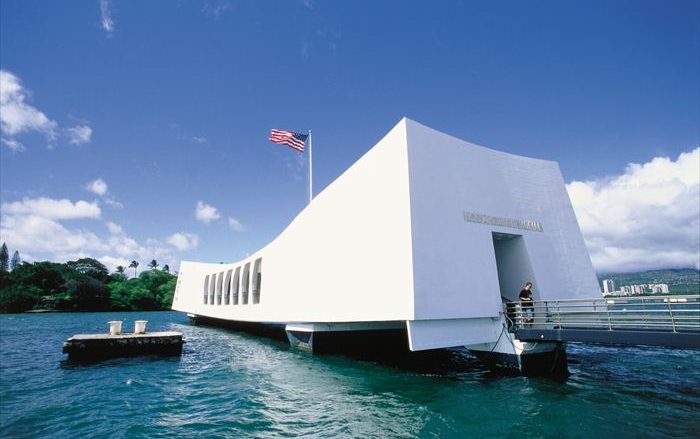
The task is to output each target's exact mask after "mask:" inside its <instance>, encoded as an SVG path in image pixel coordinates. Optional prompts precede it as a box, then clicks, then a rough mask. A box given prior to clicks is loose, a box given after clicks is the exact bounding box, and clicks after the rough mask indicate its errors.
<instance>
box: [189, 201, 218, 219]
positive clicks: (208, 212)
mask: <svg viewBox="0 0 700 439" xmlns="http://www.w3.org/2000/svg"><path fill="white" fill-rule="evenodd" d="M194 215H195V218H197V221H200V222H203V223H204V224H209V223H211V222H212V221H216V220H218V219H219V218H221V215H220V214H219V211H218V210H217V209H216V207H214V206H210V205H208V204H206V203H204V202H203V201H198V202H197V207H196V208H195V211H194Z"/></svg>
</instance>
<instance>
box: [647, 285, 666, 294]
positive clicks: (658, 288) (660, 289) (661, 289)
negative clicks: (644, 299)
mask: <svg viewBox="0 0 700 439" xmlns="http://www.w3.org/2000/svg"><path fill="white" fill-rule="evenodd" d="M649 287H650V288H651V292H652V293H659V294H668V293H669V289H668V284H655V285H654V284H652V285H649Z"/></svg>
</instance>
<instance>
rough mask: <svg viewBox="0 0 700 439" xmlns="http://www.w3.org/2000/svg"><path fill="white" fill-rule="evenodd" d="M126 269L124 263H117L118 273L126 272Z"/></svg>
mask: <svg viewBox="0 0 700 439" xmlns="http://www.w3.org/2000/svg"><path fill="white" fill-rule="evenodd" d="M125 271H126V267H124V266H123V265H117V273H124V272H125Z"/></svg>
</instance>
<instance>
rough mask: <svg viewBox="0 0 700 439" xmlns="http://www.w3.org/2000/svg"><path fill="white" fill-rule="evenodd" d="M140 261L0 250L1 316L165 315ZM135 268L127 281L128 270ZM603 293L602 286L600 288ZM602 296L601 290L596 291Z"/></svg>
mask: <svg viewBox="0 0 700 439" xmlns="http://www.w3.org/2000/svg"><path fill="white" fill-rule="evenodd" d="M139 265H140V264H139V263H138V262H137V261H131V263H130V264H129V266H128V267H123V266H119V267H117V270H116V271H115V272H113V273H110V272H109V270H108V269H107V267H105V265H104V264H102V263H101V262H100V261H98V260H96V259H92V258H81V259H78V260H75V261H68V262H65V263H58V262H49V261H42V262H33V263H29V262H22V261H21V260H20V257H19V253H18V252H16V251H15V253H14V255H13V257H12V260H11V261H10V258H9V252H8V250H7V246H6V245H5V244H3V245H2V247H0V313H22V312H31V313H46V312H74V311H93V312H98V311H105V312H107V311H169V310H170V307H171V305H172V301H173V295H174V293H175V285H176V284H177V275H174V274H171V273H170V267H168V266H167V265H164V266H163V267H162V268H159V265H158V262H157V261H156V260H155V259H153V260H151V262H150V263H149V264H148V265H147V267H148V269H147V270H143V271H142V272H141V273H138V267H139ZM131 269H133V270H134V276H133V277H131V278H129V277H128V276H127V275H126V272H127V270H129V272H131V271H130V270H131ZM598 278H599V282H602V279H613V280H614V281H615V283H616V285H622V284H643V283H650V282H651V283H666V284H668V285H669V288H670V295H678V294H700V271H699V270H697V269H692V268H683V269H666V270H650V271H642V272H637V273H607V274H599V275H598ZM601 291H602V287H601ZM601 297H602V292H601Z"/></svg>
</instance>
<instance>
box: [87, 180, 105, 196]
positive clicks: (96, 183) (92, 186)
mask: <svg viewBox="0 0 700 439" xmlns="http://www.w3.org/2000/svg"><path fill="white" fill-rule="evenodd" d="M85 189H87V190H89V191H90V192H92V193H94V194H97V195H100V196H102V195H105V194H106V193H107V190H108V187H107V183H106V182H105V181H104V180H103V179H101V178H98V179H96V180H93V181H91V182H90V183H88V184H87V185H85Z"/></svg>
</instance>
